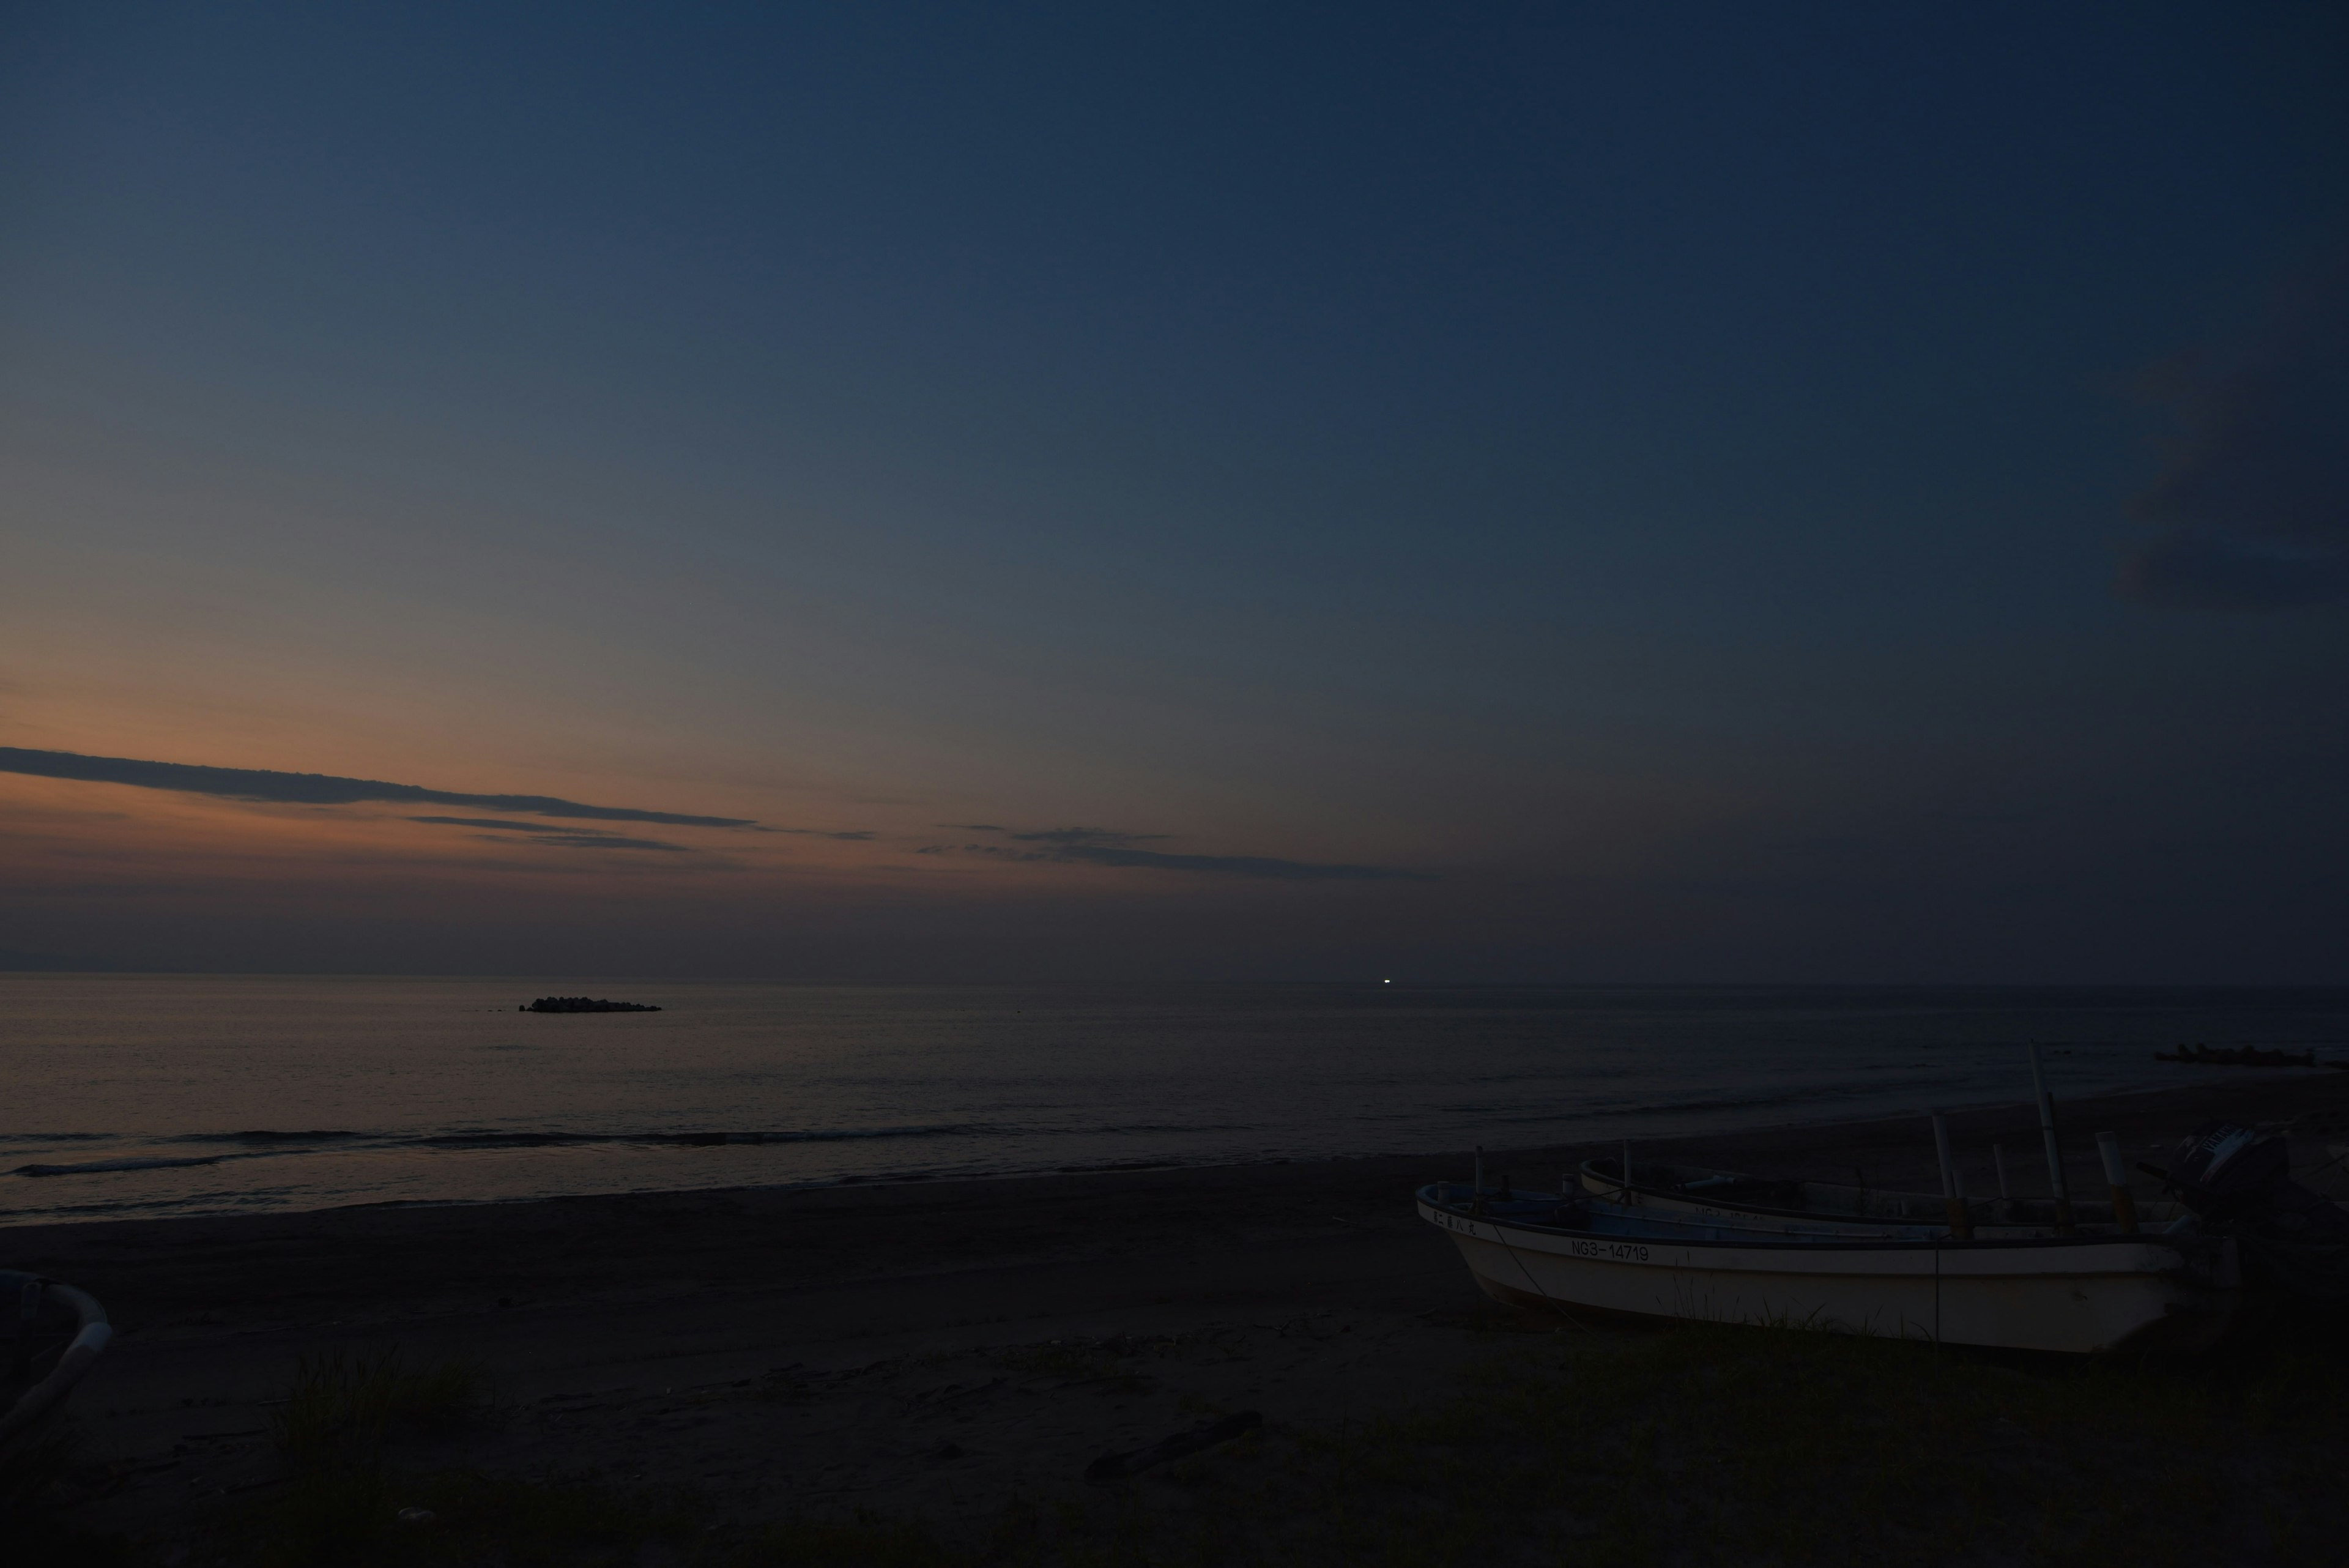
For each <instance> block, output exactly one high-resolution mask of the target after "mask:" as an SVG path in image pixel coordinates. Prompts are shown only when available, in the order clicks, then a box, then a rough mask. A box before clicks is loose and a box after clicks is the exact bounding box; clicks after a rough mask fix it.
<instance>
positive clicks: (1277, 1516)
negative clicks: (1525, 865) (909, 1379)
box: [216, 1316, 2349, 1568]
mask: <svg viewBox="0 0 2349 1568" xmlns="http://www.w3.org/2000/svg"><path fill="white" fill-rule="evenodd" d="M2334 1327H2335V1325H2334V1324H2332V1323H2330V1322H2327V1321H2324V1320H2321V1319H2315V1318H2311V1317H2306V1316H2302V1317H2298V1318H2293V1319H2288V1320H2286V1319H2271V1320H2270V1321H2268V1322H2266V1323H2264V1324H2254V1325H2253V1326H2252V1327H2251V1328H2250V1329H2249V1330H2248V1331H2246V1333H2245V1334H2242V1335H2241V1336H2240V1337H2239V1338H2238V1340H2237V1341H2236V1342H2235V1343H2234V1344H2233V1345H2231V1346H2230V1348H2228V1349H2227V1350H2225V1351H2222V1352H2220V1353H2219V1354H2216V1355H2209V1356H2204V1357H2199V1358H2195V1359H2191V1360H2173V1361H2158V1360H2140V1359H2133V1358H2120V1357H2108V1358H2101V1359H2093V1360H2082V1359H2075V1358H2052V1357H2050V1358H2041V1357H2030V1356H2017V1355H1992V1354H1984V1353H1977V1352H1966V1351H1957V1350H1951V1349H1944V1348H1939V1347H1935V1346H1931V1345H1919V1344H1904V1343H1898V1342H1891V1341H1885V1340H1873V1339H1865V1338H1857V1337H1853V1336H1848V1335H1839V1334H1820V1333H1810V1332H1803V1331H1795V1330H1770V1329H1752V1328H1730V1327H1713V1326H1704V1325H1683V1326H1679V1327H1671V1328H1662V1329H1654V1330H1646V1331H1620V1330H1604V1331H1572V1330H1568V1331H1562V1332H1557V1333H1551V1334H1494V1335H1492V1336H1491V1338H1490V1341H1489V1344H1488V1345H1487V1346H1486V1349H1487V1351H1488V1355H1486V1356H1485V1359H1483V1360H1482V1361H1481V1362H1479V1363H1478V1364H1477V1365H1476V1366H1475V1367H1474V1368H1473V1369H1472V1371H1471V1372H1470V1373H1469V1374H1468V1375H1467V1376H1464V1378H1463V1380H1462V1382H1461V1384H1460V1385H1459V1386H1458V1387H1457V1389H1456V1391H1455V1392H1454V1394H1453V1395H1452V1396H1450V1397H1447V1398H1444V1399H1442V1400H1439V1401H1437V1402H1434V1403H1432V1404H1429V1405H1426V1406H1423V1407H1419V1408H1416V1409H1413V1410H1409V1411H1405V1412H1402V1413H1399V1414H1393V1415H1388V1416H1381V1417H1374V1418H1371V1419H1367V1420H1359V1421H1357V1420H1349V1421H1345V1422H1341V1423H1340V1424H1338V1425H1336V1426H1310V1427H1284V1426H1282V1425H1280V1424H1278V1423H1275V1424H1274V1425H1273V1426H1272V1427H1271V1428H1268V1429H1267V1430H1266V1431H1265V1432H1263V1433H1262V1434H1260V1435H1257V1436H1253V1437H1250V1438H1244V1439H1242V1440H1240V1441H1238V1442H1236V1443H1233V1444H1230V1445H1228V1446H1226V1448H1224V1449H1218V1450H1216V1451H1213V1452H1210V1453H1206V1454H1203V1455H1199V1456H1196V1457H1195V1458H1193V1459H1186V1460H1183V1461H1180V1462H1178V1463H1175V1464H1172V1465H1168V1466H1165V1467H1164V1468H1162V1469H1160V1470H1157V1471H1154V1472H1153V1473H1152V1474H1151V1475H1150V1476H1149V1477H1148V1478H1146V1479H1144V1480H1141V1481H1136V1482H1126V1483H1121V1484H1119V1485H1115V1486H1111V1487H1095V1488H1081V1489H1080V1488H1071V1489H1069V1490H1066V1491H1064V1492H1063V1493H1061V1494H1058V1495H1055V1496H1051V1497H1038V1498H1030V1499H1024V1500H1020V1499H1007V1500H1005V1501H1004V1503H1003V1505H1002V1507H1001V1509H1000V1511H999V1514H998V1515H997V1516H996V1517H995V1518H994V1519H992V1520H990V1521H983V1522H982V1523H981V1524H979V1525H978V1526H976V1527H974V1526H972V1525H971V1524H969V1523H968V1521H965V1522H964V1523H963V1524H961V1525H959V1526H956V1527H953V1528H947V1527H935V1528H934V1527H933V1526H931V1525H929V1524H927V1523H926V1522H925V1521H920V1520H916V1519H897V1518H889V1517H886V1516H883V1515H879V1514H875V1513H871V1512H865V1513H861V1514H854V1515H850V1516H848V1517H844V1518H835V1519H823V1520H804V1521H792V1522H786V1523H782V1524H775V1525H766V1526H757V1527H752V1526H737V1525H735V1524H732V1523H730V1522H728V1521H724V1520H722V1519H720V1518H719V1517H718V1515H717V1513H716V1511H714V1510H713V1508H712V1507H711V1505H709V1504H708V1503H707V1502H706V1501H703V1500H699V1499H697V1498H695V1497H693V1496H691V1495H689V1494H677V1495H660V1496H654V1495H643V1494H636V1493H630V1492H627V1491H625V1490H613V1489H609V1488H605V1487H599V1486H596V1485H593V1484H588V1483H584V1482H583V1483H567V1484H555V1483H533V1482H528V1481H523V1480H501V1479H493V1478H491V1477H487V1476H481V1475H475V1474H467V1473H463V1472H452V1471H442V1472H412V1473H411V1472H403V1471H400V1470H398V1469H396V1468H394V1467H391V1466H388V1465H387V1464H385V1463H384V1462H383V1460H382V1459H381V1453H382V1449H381V1446H380V1444H379V1443H378V1446H377V1448H376V1449H375V1450H374V1457H373V1458H371V1459H365V1460H364V1461H363V1462H354V1461H355V1460H356V1459H357V1457H358V1456H360V1455H361V1454H363V1453H365V1452H366V1451H367V1450H366V1449H365V1448H364V1446H363V1445H354V1444H353V1443H352V1442H351V1441H350V1440H349V1438H348V1435H347V1434H348V1429H349V1428H351V1427H352V1426H354V1425H365V1424H366V1423H370V1422H373V1421H375V1420H376V1419H377V1418H378V1413H379V1412H381V1411H383V1410H385V1409H387V1408H388V1407H397V1406H398V1402H399V1398H400V1397H411V1398H418V1399H420V1398H421V1396H420V1394H414V1393H410V1394H407V1395H404V1396H403V1395H401V1394H399V1393H398V1391H400V1390H418V1389H421V1388H423V1387H425V1386H428V1383H429V1379H428V1380H427V1382H415V1381H403V1379H414V1378H419V1377H421V1376H423V1374H424V1369H418V1370H416V1371H402V1370H399V1369H398V1368H397V1367H393V1368H392V1369H390V1370H389V1371H386V1369H385V1368H384V1367H383V1366H360V1365H358V1364H348V1363H347V1364H344V1365H343V1366H340V1367H333V1366H320V1367H318V1368H316V1369H305V1376H306V1377H307V1378H308V1379H309V1381H308V1382H307V1383H306V1384H305V1385H301V1386H305V1387H306V1388H307V1389H308V1390H309V1396H308V1397H309V1398H310V1400H311V1401H312V1404H313V1405H314V1406H315V1407H316V1408H315V1409H305V1411H304V1412H303V1413H302V1415H301V1417H300V1422H301V1423H302V1424H301V1427H300V1429H301V1430H304V1431H305V1432H314V1433H317V1434H319V1435H317V1436H315V1437H313V1438H310V1439H308V1446H307V1447H302V1448H297V1449H293V1450H289V1454H288V1457H289V1463H290V1462H291V1460H292V1459H293V1457H294V1455H295V1453H306V1454H311V1455H316V1456H323V1457H324V1458H325V1459H326V1462H324V1463H316V1464H312V1465H311V1466H310V1468H308V1469H305V1470H301V1471H299V1472H297V1473H295V1477H294V1480H293V1481H292V1483H291V1484H290V1485H289V1486H288V1487H287V1488H285V1489H283V1490H281V1492H280V1493H279V1495H277V1496H275V1497H274V1498H272V1499H271V1500H270V1501H267V1502H266V1503H264V1504H259V1505H256V1506H255V1507H254V1509H252V1510H250V1511H248V1512H247V1513H246V1514H245V1515H244V1516H243V1518H242V1519H241V1520H240V1521H237V1522H236V1524H235V1525H234V1526H233V1528H232V1529H230V1530H229V1531H228V1532H225V1533H223V1534H222V1536H220V1537H219V1538H217V1541H216V1545H217V1547H218V1549H219V1550H220V1552H221V1553H222V1555H221V1556H220V1557H219V1558H218V1560H219V1561H222V1562H233V1563H244V1562H252V1563H261V1564H264V1565H265V1568H311V1565H313V1564H328V1563H332V1564H337V1565H340V1564H349V1565H353V1568H365V1565H368V1564H386V1565H395V1564H397V1565H404V1564H410V1563H416V1564H423V1563H467V1564H473V1563H479V1564H525V1563H545V1564H555V1563H563V1564H572V1563H579V1564H587V1563H632V1564H633V1563H650V1562H658V1563H678V1564H693V1565H695V1568H789V1565H805V1568H860V1565H861V1568H998V1565H1000V1568H1023V1565H1028V1564H1037V1565H1043V1564H1052V1565H1057V1568H1223V1565H1226V1564H1265V1565H1268V1568H1271V1565H1281V1568H1289V1565H1307V1568H1314V1565H1323V1564H1326V1565H1330V1568H1338V1565H1340V1564H1342V1565H1345V1568H1423V1565H1424V1568H1448V1565H1452V1564H1466V1563H1475V1564H1477V1565H1478V1568H1485V1565H1488V1564H1506V1563H1544V1564H1551V1563H1556V1564H1580V1563H1588V1564H1592V1565H1594V1568H1597V1565H1604V1568H1640V1565H1645V1564H1656V1565H1666V1564H1684V1563H1685V1564H1755V1565H1785V1568H1792V1565H1796V1564H1805V1565H1807V1564H1822V1565H1826V1564H1862V1563H1867V1564H1878V1563H1916V1564H1943V1563H1951V1564H1954V1563H2059V1562H2061V1563H2076V1562H2127V1563H2132V1564H2140V1565H2145V1568H2159V1565H2162V1564H2170V1563H2176V1564H2181V1565H2182V1564H2187V1563H2210V1562H2225V1563H2301V1562H2311V1561H2321V1560H2324V1555H2323V1554H2324V1552H2325V1551H2327V1550H2329V1549H2331V1548H2332V1547H2333V1546H2337V1544H2338V1542H2340V1541H2341V1540H2342V1539H2343V1538H2344V1527H2349V1501H2344V1489H2343V1488H2341V1487H2340V1486H2339V1485H2338V1484H2337V1478H2338V1477H2339V1475H2340V1474H2341V1473H2342V1467H2343V1463H2344V1459H2349V1441H2344V1435H2343V1433H2342V1430H2341V1421H2340V1413H2341V1411H2342V1410H2344V1408H2349V1350H2344V1347H2343V1345H2341V1344H2340V1343H2339V1339H2338V1335H2337V1334H2335V1333H2334V1332H2333V1331H2334ZM1054 1369H1055V1370H1061V1368H1060V1367H1059V1366H1058V1364H1057V1363H1055V1364H1054ZM1076 1369H1077V1368H1076V1365H1075V1363H1074V1362H1073V1361H1072V1362H1071V1365H1070V1366H1069V1367H1068V1368H1067V1369H1066V1370H1069V1371H1071V1372H1073V1371H1075V1370H1076ZM431 1386H444V1385H440V1384H432V1385H431ZM444 1387H445V1389H448V1390H455V1389H460V1388H465V1387H468V1386H467V1385H464V1384H463V1382H462V1380H461V1379H460V1378H459V1377H457V1376H455V1375H453V1374H451V1375H450V1376H448V1379H447V1382H446V1384H445V1386H444ZM476 1398H477V1396H476V1395H474V1394H472V1393H470V1392H469V1393H467V1394H466V1395H465V1397H464V1398H461V1399H460V1398H458V1397H455V1395H453V1394H450V1393H446V1392H444V1393H443V1394H441V1395H439V1396H436V1397H435V1400H434V1401H433V1402H432V1404H431V1406H430V1407H434V1408H444V1409H445V1408H460V1407H469V1406H468V1401H471V1400H474V1399H476ZM338 1423H339V1424H338ZM295 1425H296V1422H295V1407H294V1406H293V1405H291V1404H289V1406H288V1415H287V1426H288V1430H289V1431H292V1430H294V1429H295ZM401 1508H421V1509H425V1510H428V1511H430V1512H431V1514H432V1515H433V1516H434V1517H433V1521H432V1522H430V1523H429V1524H426V1525H402V1524H400V1523H398V1520H397V1515H398V1510H399V1509H401Z"/></svg>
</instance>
